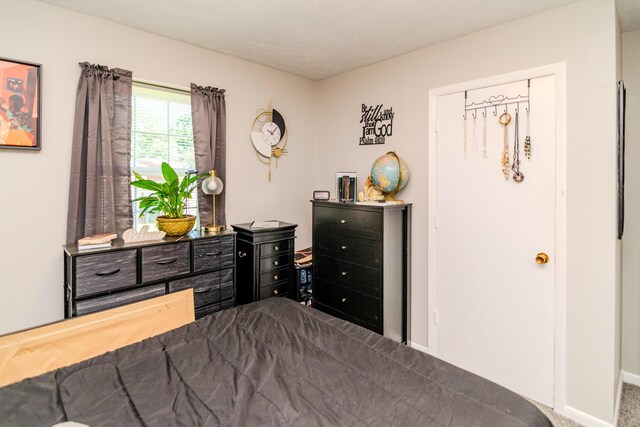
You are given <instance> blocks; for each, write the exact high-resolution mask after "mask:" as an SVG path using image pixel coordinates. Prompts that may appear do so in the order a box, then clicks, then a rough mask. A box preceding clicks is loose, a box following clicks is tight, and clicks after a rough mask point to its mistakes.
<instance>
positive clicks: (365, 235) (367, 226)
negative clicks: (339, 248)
mask: <svg viewBox="0 0 640 427" xmlns="http://www.w3.org/2000/svg"><path fill="white" fill-rule="evenodd" d="M381 225H382V216H381V214H380V212H378V211H371V210H364V209H355V208H353V207H348V208H341V207H328V206H316V207H315V209H314V211H313V227H314V233H315V234H316V235H322V236H323V238H324V236H326V235H329V234H341V235H345V236H354V237H357V238H361V239H369V240H380V238H381V237H382V234H381V233H382V232H381V229H382V227H381Z"/></svg>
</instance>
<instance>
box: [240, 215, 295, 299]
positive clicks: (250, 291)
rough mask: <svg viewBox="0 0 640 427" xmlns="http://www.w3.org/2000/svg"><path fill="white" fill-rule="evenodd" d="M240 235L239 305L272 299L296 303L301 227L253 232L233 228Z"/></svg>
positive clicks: (246, 226)
mask: <svg viewBox="0 0 640 427" xmlns="http://www.w3.org/2000/svg"><path fill="white" fill-rule="evenodd" d="M232 227H233V229H234V231H235V232H236V233H238V234H237V245H238V247H237V249H236V265H237V269H238V304H246V303H250V302H253V301H259V300H263V299H266V298H271V297H290V298H294V299H295V295H296V294H295V277H296V276H295V266H294V251H295V244H294V239H295V237H296V236H295V233H296V227H297V224H290V223H288V222H281V221H280V222H279V226H278V227H273V228H251V223H247V224H237V225H232Z"/></svg>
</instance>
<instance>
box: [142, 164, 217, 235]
mask: <svg viewBox="0 0 640 427" xmlns="http://www.w3.org/2000/svg"><path fill="white" fill-rule="evenodd" d="M133 174H134V175H135V177H136V179H137V180H136V181H133V182H132V183H131V185H132V186H134V187H137V188H141V189H143V190H147V191H151V194H149V195H147V196H143V197H138V198H137V199H135V200H134V202H140V204H139V206H140V209H141V211H140V216H143V215H144V214H145V213H147V212H150V213H162V215H160V216H158V217H156V225H157V226H158V230H161V231H164V232H165V233H167V236H183V235H185V234H187V233H188V232H189V231H191V229H192V228H193V226H194V225H195V223H196V217H195V216H193V215H185V213H184V211H185V208H186V207H187V200H188V199H190V198H191V193H192V192H193V189H194V188H196V187H197V185H198V179H200V178H203V177H204V176H205V175H195V174H190V173H187V174H186V175H185V176H184V178H182V180H180V179H179V178H178V174H177V173H176V171H175V170H174V169H173V168H172V167H171V166H170V165H169V164H168V163H167V162H162V176H163V177H164V180H165V182H155V181H153V180H151V179H145V178H144V177H143V176H142V175H140V174H139V173H137V172H136V171H133Z"/></svg>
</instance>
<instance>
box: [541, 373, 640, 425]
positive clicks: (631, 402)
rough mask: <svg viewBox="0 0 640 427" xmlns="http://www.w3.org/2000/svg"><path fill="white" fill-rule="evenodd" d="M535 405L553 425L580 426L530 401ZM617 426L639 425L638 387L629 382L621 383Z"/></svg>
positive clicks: (639, 395) (546, 407)
mask: <svg viewBox="0 0 640 427" xmlns="http://www.w3.org/2000/svg"><path fill="white" fill-rule="evenodd" d="M531 403H533V404H534V405H536V406H537V407H538V408H539V409H540V410H541V411H542V412H543V413H544V414H545V415H546V416H547V417H548V418H549V419H550V420H551V422H552V423H553V425H554V426H555V427H581V426H582V424H578V423H576V422H575V421H573V420H570V419H568V418H565V417H563V416H562V415H559V414H556V413H555V412H553V409H551V408H549V407H548V406H544V405H541V404H539V403H536V402H531ZM618 427H640V387H638V386H636V385H631V384H627V383H625V384H623V385H622V397H621V398H620V413H619V414H618Z"/></svg>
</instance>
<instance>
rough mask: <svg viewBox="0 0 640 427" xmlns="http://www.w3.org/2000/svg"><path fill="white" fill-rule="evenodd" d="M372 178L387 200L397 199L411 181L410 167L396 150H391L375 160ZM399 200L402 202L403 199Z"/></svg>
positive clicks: (372, 167)
mask: <svg viewBox="0 0 640 427" xmlns="http://www.w3.org/2000/svg"><path fill="white" fill-rule="evenodd" d="M371 180H372V181H373V184H374V185H375V186H376V187H378V188H379V189H380V190H381V191H382V193H383V194H384V196H385V199H386V200H387V201H396V198H395V195H396V194H397V193H398V192H399V191H400V190H402V189H403V188H404V187H405V186H406V185H407V182H409V167H408V166H407V163H406V162H405V161H404V159H402V158H401V157H400V156H398V155H397V154H396V152H395V151H389V152H388V153H387V154H385V155H383V156H380V157H378V158H377V159H376V161H375V162H373V165H372V166H371ZM398 202H400V203H402V201H401V200H398Z"/></svg>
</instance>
